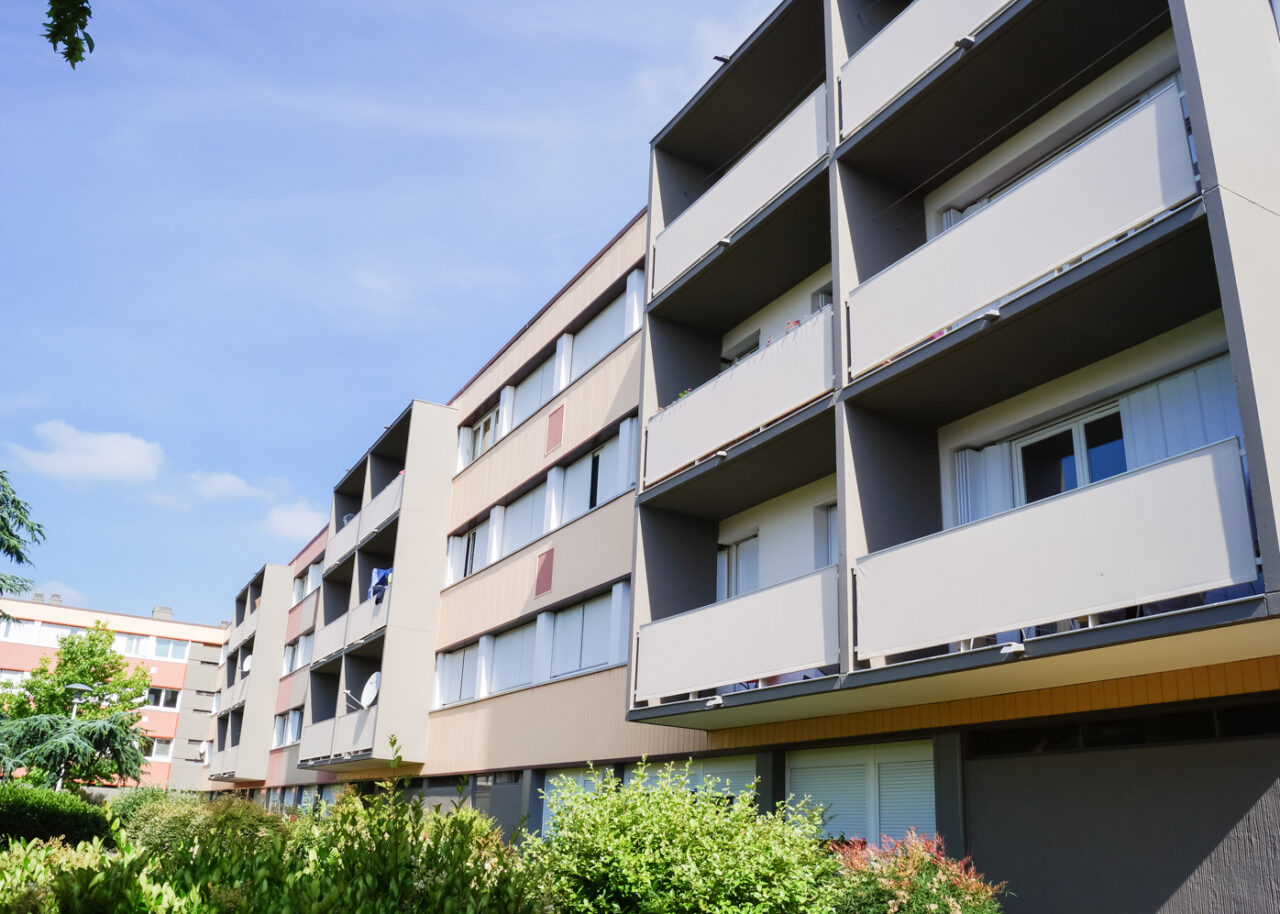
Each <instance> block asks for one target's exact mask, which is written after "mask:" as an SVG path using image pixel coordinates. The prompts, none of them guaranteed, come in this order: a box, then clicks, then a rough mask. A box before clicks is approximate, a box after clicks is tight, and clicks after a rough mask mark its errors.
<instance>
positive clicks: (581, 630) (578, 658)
mask: <svg viewBox="0 0 1280 914" xmlns="http://www.w3.org/2000/svg"><path fill="white" fill-rule="evenodd" d="M612 604H613V600H612V597H611V596H610V595H609V594H604V595H603V596H599V597H596V598H595V599H594V600H589V601H587V602H586V603H584V604H582V605H581V606H574V607H571V608H570V609H562V610H560V611H559V612H558V613H556V614H555V616H554V618H553V622H552V629H551V675H552V676H564V675H567V674H569V673H576V672H578V671H579V670H589V669H591V668H592V667H598V666H603V665H605V664H606V663H608V662H609V629H610V624H611V616H612Z"/></svg>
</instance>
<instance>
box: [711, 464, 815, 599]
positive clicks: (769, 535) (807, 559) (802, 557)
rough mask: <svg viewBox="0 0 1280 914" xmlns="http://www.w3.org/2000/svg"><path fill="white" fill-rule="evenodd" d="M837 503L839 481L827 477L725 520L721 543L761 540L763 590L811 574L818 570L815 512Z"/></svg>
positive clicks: (721, 532)
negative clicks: (748, 539) (753, 536)
mask: <svg viewBox="0 0 1280 914" xmlns="http://www.w3.org/2000/svg"><path fill="white" fill-rule="evenodd" d="M835 500H836V479H835V477H834V476H828V477H827V478H826V479H821V480H819V481H817V482H812V483H810V484H809V485H807V486H803V487H801V488H799V489H796V490H794V491H792V492H788V493H787V494H786V495H779V496H778V497H777V498H771V499H769V500H768V501H766V502H764V503H762V504H759V505H756V506H755V507H754V508H748V509H747V510H746V511H743V512H742V513H740V514H735V515H733V516H732V517H727V518H725V519H724V520H722V521H721V522H720V543H721V544H728V543H734V542H737V541H738V540H741V539H743V538H744V537H748V536H751V535H752V534H756V535H758V536H759V537H760V539H759V543H760V581H759V586H760V587H761V588H764V587H770V586H772V585H774V584H781V583H782V582H783V581H789V580H791V579H792V578H797V577H799V576H800V575H803V574H808V573H809V572H811V571H814V570H815V569H816V567H818V566H815V564H814V557H815V550H816V548H817V543H816V535H815V534H816V530H817V526H816V524H817V521H816V519H815V515H814V512H815V511H816V510H817V509H818V508H820V507H822V506H823V505H829V504H831V503H833V502H834V501H835ZM824 564H825V563H824Z"/></svg>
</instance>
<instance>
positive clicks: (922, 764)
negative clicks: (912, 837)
mask: <svg viewBox="0 0 1280 914" xmlns="http://www.w3.org/2000/svg"><path fill="white" fill-rule="evenodd" d="M787 791H788V792H789V793H791V794H794V795H795V796H796V797H797V798H800V797H805V796H808V797H811V798H812V799H813V801H814V802H816V803H818V804H821V805H822V806H825V807H826V814H827V817H828V821H827V824H826V828H827V833H828V834H829V835H832V836H833V837H834V836H839V835H843V836H845V837H846V838H868V839H870V840H872V841H874V840H876V837H877V836H879V835H887V836H889V837H890V838H895V839H897V838H901V837H903V836H904V835H905V834H906V833H907V829H908V828H914V829H916V831H918V832H919V833H920V834H924V835H928V834H933V833H934V831H936V830H937V829H936V824H935V818H934V816H935V813H934V795H933V747H932V745H931V744H930V743H928V742H909V743H886V744H882V745H877V746H854V747H849V748H844V749H809V750H804V751H800V752H788V753H787Z"/></svg>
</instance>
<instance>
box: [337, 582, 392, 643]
mask: <svg viewBox="0 0 1280 914" xmlns="http://www.w3.org/2000/svg"><path fill="white" fill-rule="evenodd" d="M390 606H391V590H390V588H388V589H387V590H386V592H385V593H383V595H382V602H381V603H375V602H373V600H365V601H364V602H363V603H361V604H360V605H359V606H357V607H356V608H355V609H353V610H351V612H350V613H349V614H348V616H349V619H350V621H348V622H347V639H346V640H347V643H348V644H354V643H355V642H357V641H360V640H362V639H364V638H365V637H367V636H369V635H371V634H373V633H374V632H376V631H377V630H378V629H380V628H386V627H387V611H388V607H390Z"/></svg>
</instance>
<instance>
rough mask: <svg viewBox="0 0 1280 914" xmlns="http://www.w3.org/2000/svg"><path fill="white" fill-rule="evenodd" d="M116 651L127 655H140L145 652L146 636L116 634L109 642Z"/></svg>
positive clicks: (143, 654)
mask: <svg viewBox="0 0 1280 914" xmlns="http://www.w3.org/2000/svg"><path fill="white" fill-rule="evenodd" d="M111 646H112V647H114V648H115V650H116V653H119V654H124V655H125V656H127V657H142V656H145V655H146V653H147V637H146V636H145V635H116V636H115V638H114V639H113V640H112V642H111Z"/></svg>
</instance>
